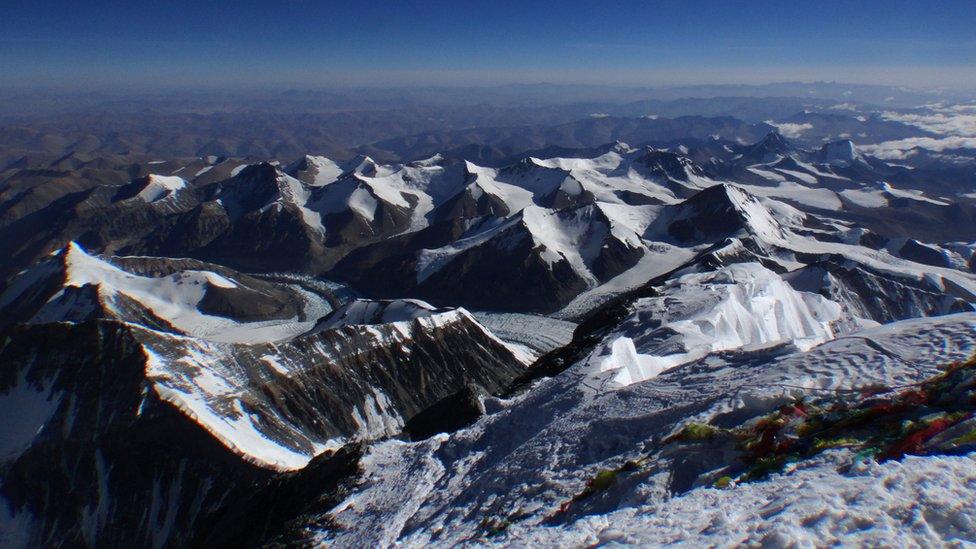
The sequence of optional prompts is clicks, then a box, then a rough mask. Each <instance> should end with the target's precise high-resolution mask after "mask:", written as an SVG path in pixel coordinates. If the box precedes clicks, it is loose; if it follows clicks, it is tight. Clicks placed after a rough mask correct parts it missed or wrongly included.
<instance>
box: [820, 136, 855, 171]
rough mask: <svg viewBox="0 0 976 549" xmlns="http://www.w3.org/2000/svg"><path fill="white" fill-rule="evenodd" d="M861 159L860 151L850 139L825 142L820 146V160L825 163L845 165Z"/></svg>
mask: <svg viewBox="0 0 976 549" xmlns="http://www.w3.org/2000/svg"><path fill="white" fill-rule="evenodd" d="M860 159H861V153H860V152H859V151H858V150H857V147H855V146H854V142H853V141H851V140H850V139H844V140H841V141H832V142H830V143H825V144H824V145H823V147H821V148H820V160H821V162H823V163H825V164H835V165H840V166H846V165H849V164H851V163H853V162H854V161H855V160H860Z"/></svg>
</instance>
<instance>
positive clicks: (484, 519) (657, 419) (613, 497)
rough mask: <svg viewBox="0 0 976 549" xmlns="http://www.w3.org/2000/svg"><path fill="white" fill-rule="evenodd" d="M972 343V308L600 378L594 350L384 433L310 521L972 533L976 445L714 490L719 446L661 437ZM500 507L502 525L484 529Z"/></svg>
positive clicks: (630, 538)
mask: <svg viewBox="0 0 976 549" xmlns="http://www.w3.org/2000/svg"><path fill="white" fill-rule="evenodd" d="M974 350H976V314H973V313H966V314H959V315H951V316H946V317H938V318H928V319H916V320H908V321H902V322H897V323H894V324H890V325H886V326H882V327H879V328H874V329H870V330H865V331H861V332H857V333H854V334H851V335H847V336H841V337H839V338H837V339H835V340H832V341H829V342H827V343H824V344H822V345H820V346H817V347H814V348H812V349H810V350H808V351H799V350H797V349H796V348H795V347H793V346H790V345H782V344H781V345H774V346H771V347H765V348H762V349H753V350H749V351H741V350H740V351H730V352H724V353H716V354H711V355H709V356H707V357H705V358H702V359H700V360H697V361H694V362H690V363H688V364H685V365H683V366H680V367H678V368H674V369H672V370H669V371H666V372H664V373H662V374H661V375H660V376H658V377H656V378H653V379H650V380H648V381H645V382H642V383H635V384H632V385H629V386H627V387H623V388H618V389H613V390H606V389H602V388H601V386H602V387H612V385H610V386H608V385H606V384H605V383H599V381H600V380H599V379H597V380H593V379H592V378H591V374H590V373H589V372H591V368H592V366H593V364H595V363H596V362H597V361H598V360H599V359H600V357H599V354H598V352H596V351H595V352H594V353H593V354H592V355H591V356H590V357H588V358H587V359H584V360H583V361H582V362H581V363H580V364H577V365H576V366H574V367H573V368H571V369H570V370H568V371H567V372H565V373H563V374H561V375H560V376H558V377H557V378H553V379H549V380H546V381H543V382H541V383H540V384H539V385H537V386H536V387H535V388H534V389H533V390H532V391H531V392H530V393H528V394H527V395H525V396H523V397H520V398H517V399H514V400H512V401H498V400H489V401H488V402H487V403H486V405H487V407H488V409H489V412H493V413H490V415H489V416H487V417H485V418H484V419H482V420H481V421H479V422H478V423H477V424H475V425H474V426H473V427H471V428H469V429H467V430H463V431H459V432H457V433H454V434H453V435H451V436H443V435H442V436H440V437H435V438H433V439H429V440H427V441H424V442H420V443H404V442H400V441H388V442H383V443H380V444H377V445H376V446H374V447H373V448H372V450H371V451H370V454H369V455H368V456H367V457H366V458H365V460H364V462H363V467H364V470H365V473H364V476H363V482H362V484H361V485H360V488H359V489H358V490H357V492H356V493H355V494H354V495H352V496H351V497H349V498H348V499H347V500H346V501H344V502H343V503H342V504H340V505H339V506H338V507H336V508H335V509H334V510H333V512H332V513H331V514H332V518H334V519H335V521H336V524H337V525H338V531H332V532H315V531H314V529H313V531H311V532H310V535H312V536H314V537H315V538H316V539H318V540H319V541H328V542H332V543H335V544H336V545H337V546H361V545H371V546H390V545H393V544H394V543H400V544H401V545H402V546H407V547H424V546H430V545H436V546H451V545H456V544H458V543H465V542H476V543H479V544H482V543H497V544H500V545H506V546H526V545H528V546H551V545H565V546H584V545H591V544H597V543H612V542H617V543H633V544H660V543H667V542H684V543H687V544H689V545H693V546H699V545H707V544H719V545H725V544H736V543H741V542H757V543H763V542H767V543H770V544H772V545H783V544H786V543H788V542H790V541H796V542H798V543H800V544H801V545H802V544H812V545H819V544H821V543H827V544H829V543H831V542H834V541H836V542H840V543H853V544H868V545H871V544H898V545H903V544H904V543H911V542H914V543H916V544H919V545H923V546H924V545H931V544H933V543H944V542H947V541H949V540H953V539H958V538H960V537H967V536H968V537H970V538H971V537H972V536H973V535H974V532H976V523H974V522H973V520H974V518H976V517H974V514H976V512H974V511H972V510H971V509H970V508H969V507H968V506H966V505H963V504H962V503H960V502H966V501H969V500H970V499H971V493H972V489H973V488H974V487H976V469H973V458H972V457H968V456H965V457H954V458H939V457H929V458H909V459H907V460H906V461H905V462H902V463H897V462H895V463H886V464H884V465H863V466H860V467H856V468H854V469H852V470H850V471H848V472H840V467H839V464H840V463H849V462H850V459H849V458H850V456H849V455H845V454H844V453H843V452H829V453H827V454H824V455H822V456H821V457H820V458H818V459H816V460H813V461H811V462H808V463H806V464H805V465H804V466H803V467H802V468H801V469H799V470H797V471H794V472H792V473H789V474H785V475H774V476H773V477H772V478H770V479H769V480H768V481H761V482H756V483H752V484H747V485H740V486H738V487H735V488H733V489H729V490H718V489H714V488H704V487H695V484H694V479H695V477H696V476H697V475H698V474H701V473H705V472H707V471H708V470H710V469H709V468H708V466H707V463H708V460H709V459H711V457H710V456H708V455H707V454H705V455H701V456H692V458H688V457H687V456H685V457H682V456H680V455H673V454H670V453H669V452H668V451H667V449H666V448H665V447H664V445H663V444H662V443H661V440H662V439H663V438H664V437H666V436H667V435H669V434H671V433H673V432H675V431H676V430H677V429H679V428H680V427H681V425H683V424H685V423H686V422H688V421H691V420H694V421H709V420H711V421H716V422H722V421H729V422H731V421H742V420H745V419H748V418H749V417H753V416H755V415H759V414H761V413H764V412H766V411H767V410H769V409H770V408H772V407H774V406H776V405H778V404H780V403H783V402H785V401H786V399H788V398H789V397H790V395H791V394H795V393H797V392H799V393H801V394H808V393H809V392H811V391H814V392H816V391H822V390H832V389H838V388H850V387H855V386H862V385H865V384H872V383H883V384H886V385H898V384H903V383H906V382H911V381H914V380H918V379H921V378H924V377H927V376H929V375H932V374H933V373H935V372H936V371H937V369H936V367H937V365H938V364H940V363H943V362H947V361H951V360H956V359H961V358H964V357H966V356H968V355H970V354H971V353H972V352H973V351H974ZM603 375H604V376H605V379H606V380H609V379H610V378H611V377H612V376H614V375H616V374H615V372H605V373H604V374H603ZM594 381H596V383H594ZM723 418H726V419H723ZM642 456H649V461H648V462H647V465H646V466H645V467H644V468H642V469H641V471H640V472H638V473H636V474H634V475H631V476H628V477H627V478H626V479H622V480H620V481H618V482H617V483H616V484H614V485H613V486H612V487H611V488H610V489H608V490H606V492H604V493H601V494H600V495H599V496H595V497H593V498H592V499H590V500H587V504H586V505H585V506H581V507H579V508H574V509H572V510H571V511H570V512H569V513H568V514H564V515H562V516H559V518H558V520H556V519H554V517H557V516H558V513H557V511H558V509H559V508H560V506H561V505H562V504H563V503H565V502H566V501H568V500H569V499H570V498H572V497H573V496H574V495H575V494H577V493H579V492H580V490H581V489H582V488H583V487H584V486H585V484H586V482H587V480H589V479H592V478H593V477H594V475H595V473H596V472H597V471H599V470H601V469H612V468H616V467H619V466H620V465H621V464H622V463H623V462H624V461H626V460H628V459H635V458H638V457H642ZM689 459H691V461H689ZM695 460H704V462H705V465H704V466H703V465H702V464H700V463H696V461H695ZM703 468H704V469H706V470H701V469H703ZM713 468H714V467H713ZM500 521H501V522H502V523H504V524H506V526H507V528H505V529H504V531H503V532H501V533H496V532H494V531H491V530H489V529H486V526H485V525H486V524H488V525H491V524H498V523H499V522H500ZM490 534H495V535H493V536H492V535H490ZM967 539H968V538H967Z"/></svg>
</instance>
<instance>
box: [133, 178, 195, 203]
mask: <svg viewBox="0 0 976 549" xmlns="http://www.w3.org/2000/svg"><path fill="white" fill-rule="evenodd" d="M184 188H186V181H185V180H184V179H183V178H181V177H177V176H172V175H171V176H167V175H156V174H150V175H148V176H147V177H146V178H145V185H143V187H142V190H140V191H139V192H138V193H137V194H136V196H137V197H139V198H141V199H142V200H144V201H146V202H158V201H160V200H164V199H166V198H169V197H171V196H174V195H175V194H176V193H177V192H179V191H180V190H181V189H184Z"/></svg>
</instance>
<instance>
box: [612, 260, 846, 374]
mask: <svg viewBox="0 0 976 549" xmlns="http://www.w3.org/2000/svg"><path fill="white" fill-rule="evenodd" d="M841 313H842V310H841V306H840V305H839V304H837V303H835V302H833V301H830V300H828V299H826V298H824V297H823V296H820V295H819V294H814V293H808V292H798V291H796V290H794V289H793V288H792V287H791V286H790V285H789V284H788V283H787V282H785V281H784V280H783V279H782V278H780V276H779V275H777V274H776V273H774V272H773V271H770V270H769V269H767V268H765V267H763V266H762V265H760V264H758V263H741V264H734V265H730V266H728V267H724V268H722V269H721V270H718V271H714V272H707V273H693V274H687V275H684V276H681V277H680V278H678V279H676V280H671V281H670V282H668V284H667V285H666V286H665V287H664V288H663V289H661V290H660V292H659V296H657V297H652V298H645V299H641V300H639V301H638V302H637V303H636V304H635V307H634V312H633V313H632V314H631V316H630V317H628V319H627V320H625V321H624V322H623V323H621V325H620V327H619V328H618V330H617V332H616V333H615V334H613V335H612V336H610V337H609V338H608V339H607V342H608V344H607V348H606V349H605V350H604V351H603V353H605V354H604V356H603V357H602V358H601V359H600V360H599V361H597V364H598V368H599V371H601V372H605V371H611V370H612V371H616V372H617V373H616V374H615V375H614V376H613V379H614V381H616V382H617V383H618V384H620V385H629V384H631V383H637V382H640V381H644V380H647V379H650V378H653V377H656V376H657V375H659V374H660V373H661V372H663V371H665V370H668V369H671V368H674V367H675V366H679V365H681V364H684V363H687V362H690V361H692V360H697V359H699V358H701V357H703V356H705V355H707V354H709V353H711V352H714V351H723V350H729V349H740V348H743V347H755V346H762V345H769V344H774V343H784V342H789V343H792V344H794V345H795V346H796V347H798V348H800V349H802V350H806V349H809V348H810V347H812V346H814V345H816V344H819V343H822V342H824V341H826V340H828V339H832V338H833V337H834V335H835V333H834V327H833V323H835V322H837V321H839V320H840V319H841ZM646 318H653V319H655V327H654V328H651V329H648V328H649V327H648V326H647V325H646V321H645V320H644V319H646Z"/></svg>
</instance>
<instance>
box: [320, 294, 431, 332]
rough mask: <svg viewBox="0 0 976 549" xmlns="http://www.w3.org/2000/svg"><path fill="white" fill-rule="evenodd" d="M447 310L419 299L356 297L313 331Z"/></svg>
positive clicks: (333, 312) (398, 320)
mask: <svg viewBox="0 0 976 549" xmlns="http://www.w3.org/2000/svg"><path fill="white" fill-rule="evenodd" d="M445 311H447V309H438V308H436V307H434V306H433V305H430V304H429V303H426V302H424V301H420V300H419V299H390V300H370V299H354V300H353V301H350V302H349V303H346V304H345V305H343V306H342V307H339V308H338V309H336V310H335V311H332V312H331V313H329V315H328V316H326V317H325V318H323V319H322V320H320V321H319V323H318V324H317V325H316V326H315V328H314V329H313V330H312V331H313V332H321V331H325V330H333V329H336V328H340V327H342V326H352V325H373V324H390V323H392V322H404V321H410V320H413V319H415V318H425V317H429V316H431V315H435V314H438V313H442V312H445Z"/></svg>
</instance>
